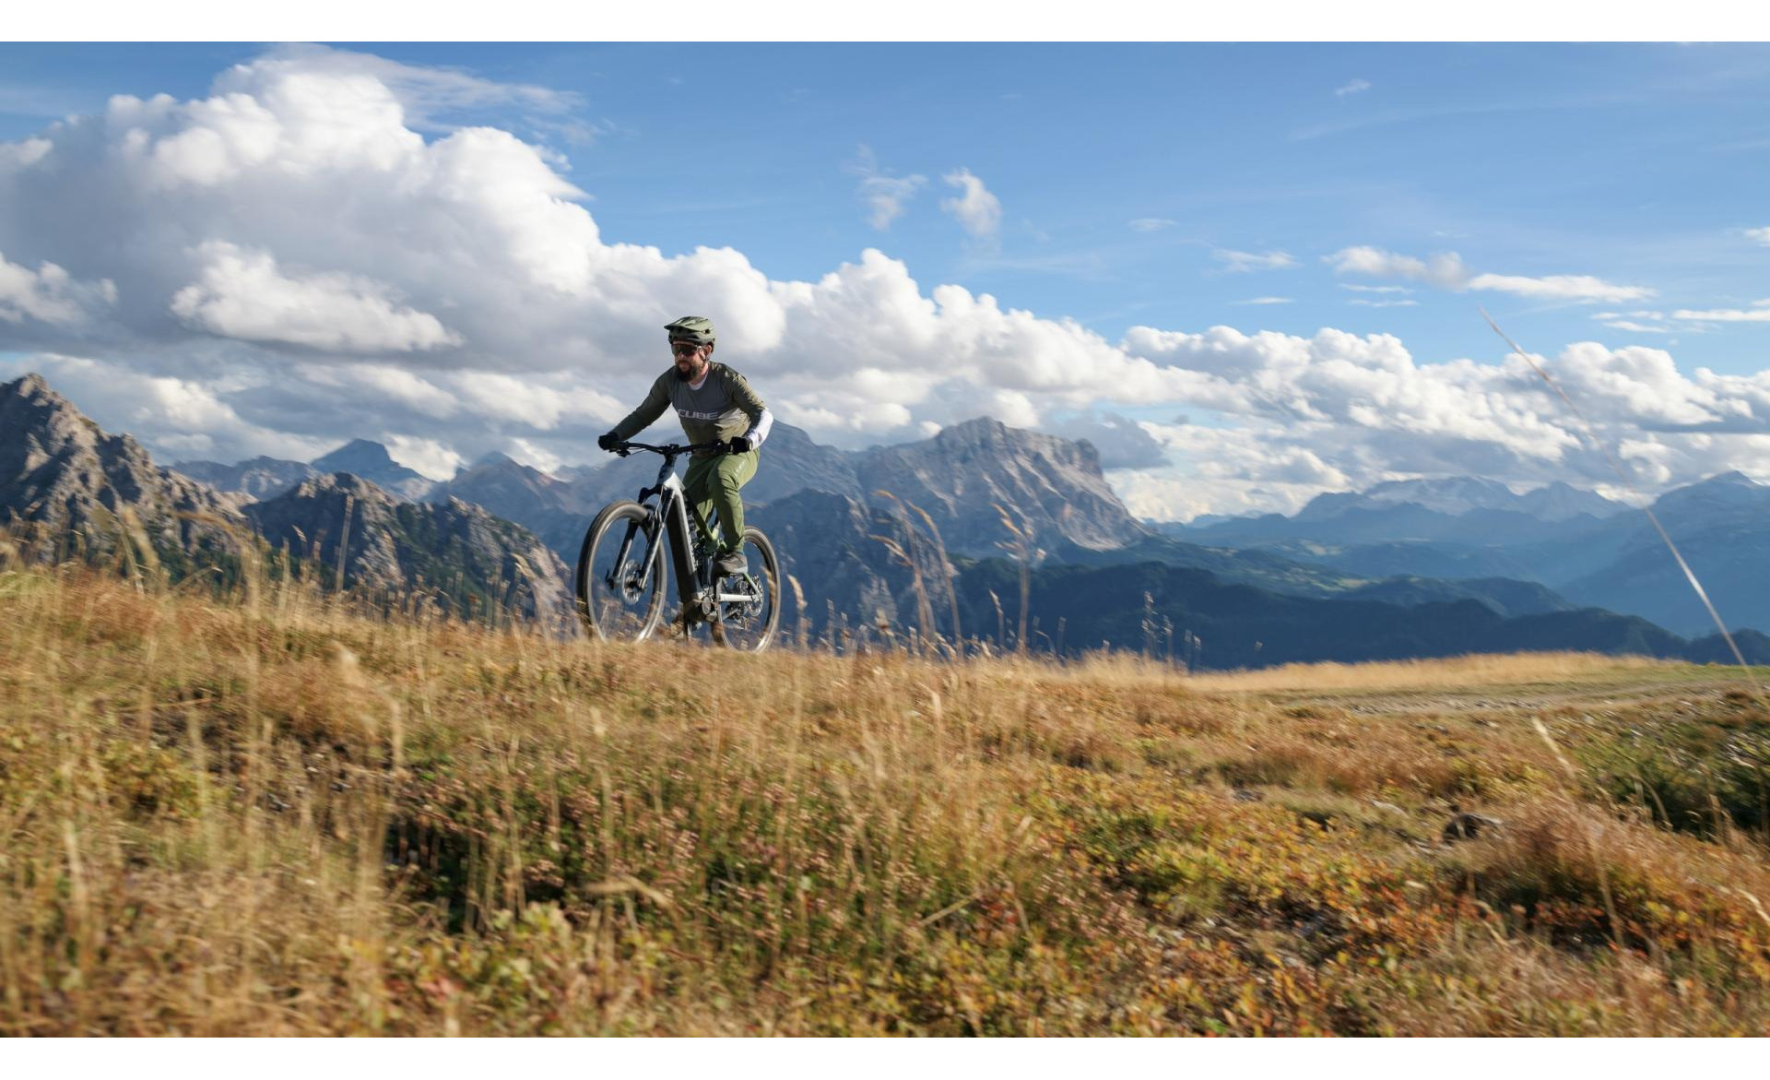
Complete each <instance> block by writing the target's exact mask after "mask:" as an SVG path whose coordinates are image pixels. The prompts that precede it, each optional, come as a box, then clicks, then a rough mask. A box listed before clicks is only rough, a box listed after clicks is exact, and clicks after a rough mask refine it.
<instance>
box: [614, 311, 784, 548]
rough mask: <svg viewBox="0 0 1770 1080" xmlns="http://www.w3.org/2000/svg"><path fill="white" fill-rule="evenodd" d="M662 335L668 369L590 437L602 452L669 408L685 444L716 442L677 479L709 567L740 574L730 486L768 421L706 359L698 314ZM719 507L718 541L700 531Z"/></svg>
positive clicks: (747, 470)
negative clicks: (711, 549)
mask: <svg viewBox="0 0 1770 1080" xmlns="http://www.w3.org/2000/svg"><path fill="white" fill-rule="evenodd" d="M664 330H665V332H666V333H668V334H669V336H670V354H671V357H672V358H673V360H674V361H675V364H674V366H673V367H671V368H670V370H668V371H666V372H664V373H663V374H662V375H659V376H658V378H657V381H656V382H654V383H652V384H651V392H650V393H648V394H646V395H645V400H644V401H642V402H640V404H639V408H637V409H634V410H633V411H632V412H631V413H628V414H627V418H626V419H625V420H622V421H621V422H620V423H618V424H616V425H615V426H614V429H613V430H612V431H610V432H608V434H606V435H603V436H602V437H600V438H598V439H597V440H596V445H597V446H598V447H601V448H602V449H604V450H613V449H615V448H616V447H617V446H619V445H620V444H621V443H624V442H626V441H627V440H628V439H631V438H632V437H633V436H635V435H637V434H639V433H640V432H641V431H644V430H645V429H646V428H647V427H649V426H651V424H652V422H653V421H655V420H657V418H658V417H660V416H662V415H664V410H665V409H666V408H668V407H670V406H674V407H675V409H676V417H677V419H679V420H681V421H682V430H683V433H684V434H686V435H687V436H688V441H689V442H691V443H707V442H720V443H723V444H724V445H723V446H722V447H720V448H719V449H715V450H697V451H695V453H694V459H693V460H692V461H690V462H689V464H688V473H687V474H686V475H685V476H684V477H683V478H682V487H683V490H684V492H686V493H687V495H688V505H689V508H690V509H691V511H692V512H693V517H694V523H695V530H696V532H698V533H699V534H700V536H701V538H702V539H703V540H707V541H710V542H713V543H715V544H717V548H718V551H717V554H716V555H715V557H714V560H713V569H714V570H716V571H718V572H719V573H721V574H742V573H744V572H745V571H746V570H747V569H749V567H748V566H747V565H746V563H745V561H744V548H743V544H744V502H743V498H742V497H741V496H740V495H739V494H738V489H739V488H741V487H743V486H744V484H746V483H748V482H749V479H750V478H751V477H752V476H755V475H756V465H757V457H758V455H757V453H756V451H757V450H758V449H759V448H760V447H761V446H762V440H764V439H766V438H768V429H769V428H770V427H772V426H773V424H774V416H773V415H772V414H771V413H769V411H768V407H767V406H766V405H764V404H763V403H762V399H761V398H760V397H758V396H757V394H756V391H754V390H752V389H750V384H749V382H748V381H746V380H745V379H744V377H743V376H742V375H739V374H738V373H737V372H736V371H733V370H732V369H731V367H730V366H729V365H726V364H716V363H714V362H713V359H712V357H713V322H712V320H711V319H704V318H702V317H701V316H699V315H685V316H683V317H682V318H680V319H677V320H676V321H675V322H673V323H670V324H669V325H668V326H666V327H664ZM715 507H717V508H718V510H719V536H718V537H714V536H713V535H712V534H711V532H710V531H709V530H708V528H707V515H708V514H709V513H711V512H712V510H713V509H714V508H715Z"/></svg>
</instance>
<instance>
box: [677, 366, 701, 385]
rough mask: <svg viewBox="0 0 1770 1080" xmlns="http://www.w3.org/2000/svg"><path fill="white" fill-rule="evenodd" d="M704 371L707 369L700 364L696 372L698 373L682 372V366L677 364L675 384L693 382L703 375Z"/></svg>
mask: <svg viewBox="0 0 1770 1080" xmlns="http://www.w3.org/2000/svg"><path fill="white" fill-rule="evenodd" d="M706 370H707V367H706V365H705V364H702V365H701V367H700V370H698V371H684V370H682V365H680V364H678V365H676V381H677V382H694V381H695V380H696V379H698V378H700V377H701V376H702V375H703V374H705V373H706Z"/></svg>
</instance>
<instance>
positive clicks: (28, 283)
mask: <svg viewBox="0 0 1770 1080" xmlns="http://www.w3.org/2000/svg"><path fill="white" fill-rule="evenodd" d="M116 302H117V287H116V285H115V284H114V283H112V282H111V281H110V280H108V279H106V280H101V281H96V282H82V281H76V280H74V278H73V276H72V275H71V274H69V273H68V272H67V271H66V270H63V269H62V268H61V267H59V266H57V265H56V264H54V263H52V262H44V263H42V264H40V265H39V266H38V267H37V269H35V270H32V269H30V268H28V267H24V266H15V265H13V264H12V263H9V262H7V261H6V255H5V254H4V252H0V321H4V322H9V323H22V322H24V321H25V320H26V319H35V320H36V321H38V322H41V323H49V324H51V325H54V326H72V325H75V324H78V323H83V322H85V321H86V319H87V312H88V311H89V310H90V309H92V308H96V307H100V306H104V305H109V304H114V303H116Z"/></svg>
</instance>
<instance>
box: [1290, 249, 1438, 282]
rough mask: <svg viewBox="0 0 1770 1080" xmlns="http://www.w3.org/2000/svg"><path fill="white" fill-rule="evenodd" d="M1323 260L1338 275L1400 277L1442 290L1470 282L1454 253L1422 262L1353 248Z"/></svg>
mask: <svg viewBox="0 0 1770 1080" xmlns="http://www.w3.org/2000/svg"><path fill="white" fill-rule="evenodd" d="M1322 261H1323V262H1326V263H1329V264H1330V265H1332V266H1333V268H1334V273H1336V274H1367V275H1369V276H1371V277H1399V278H1406V279H1408V280H1410V281H1421V282H1425V283H1426V284H1428V285H1434V286H1437V287H1438V288H1441V289H1462V288H1465V287H1467V285H1468V283H1469V272H1468V271H1467V270H1466V269H1464V267H1463V259H1462V256H1460V255H1458V254H1457V253H1456V252H1454V251H1452V252H1444V253H1440V254H1437V255H1433V256H1431V257H1430V258H1429V259H1418V258H1415V257H1414V256H1412V255H1397V254H1396V253H1395V252H1393V251H1384V250H1383V249H1382V248H1374V247H1349V248H1341V249H1340V250H1339V251H1336V252H1334V253H1333V254H1332V255H1328V256H1325V257H1324V258H1323V260H1322Z"/></svg>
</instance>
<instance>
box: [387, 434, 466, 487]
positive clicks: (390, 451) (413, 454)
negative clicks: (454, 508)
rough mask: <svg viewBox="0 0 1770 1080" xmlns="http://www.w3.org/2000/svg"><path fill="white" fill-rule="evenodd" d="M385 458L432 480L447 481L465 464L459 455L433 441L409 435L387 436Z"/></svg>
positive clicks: (464, 460)
mask: <svg viewBox="0 0 1770 1080" xmlns="http://www.w3.org/2000/svg"><path fill="white" fill-rule="evenodd" d="M387 456H388V457H390V458H392V459H393V460H395V461H397V462H399V463H400V464H401V465H404V466H405V467H406V468H408V469H411V470H413V471H414V472H418V473H422V474H423V475H425V476H428V477H429V478H430V479H432V480H447V479H449V478H450V477H452V476H454V475H455V470H456V469H459V468H460V467H461V466H463V465H465V464H467V461H466V459H465V458H463V457H462V456H461V455H460V454H458V453H456V452H455V451H454V450H451V449H450V448H449V447H447V446H444V445H443V444H442V443H439V442H437V441H436V440H435V439H425V438H418V437H415V436H411V435H390V436H388V438H387Z"/></svg>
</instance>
